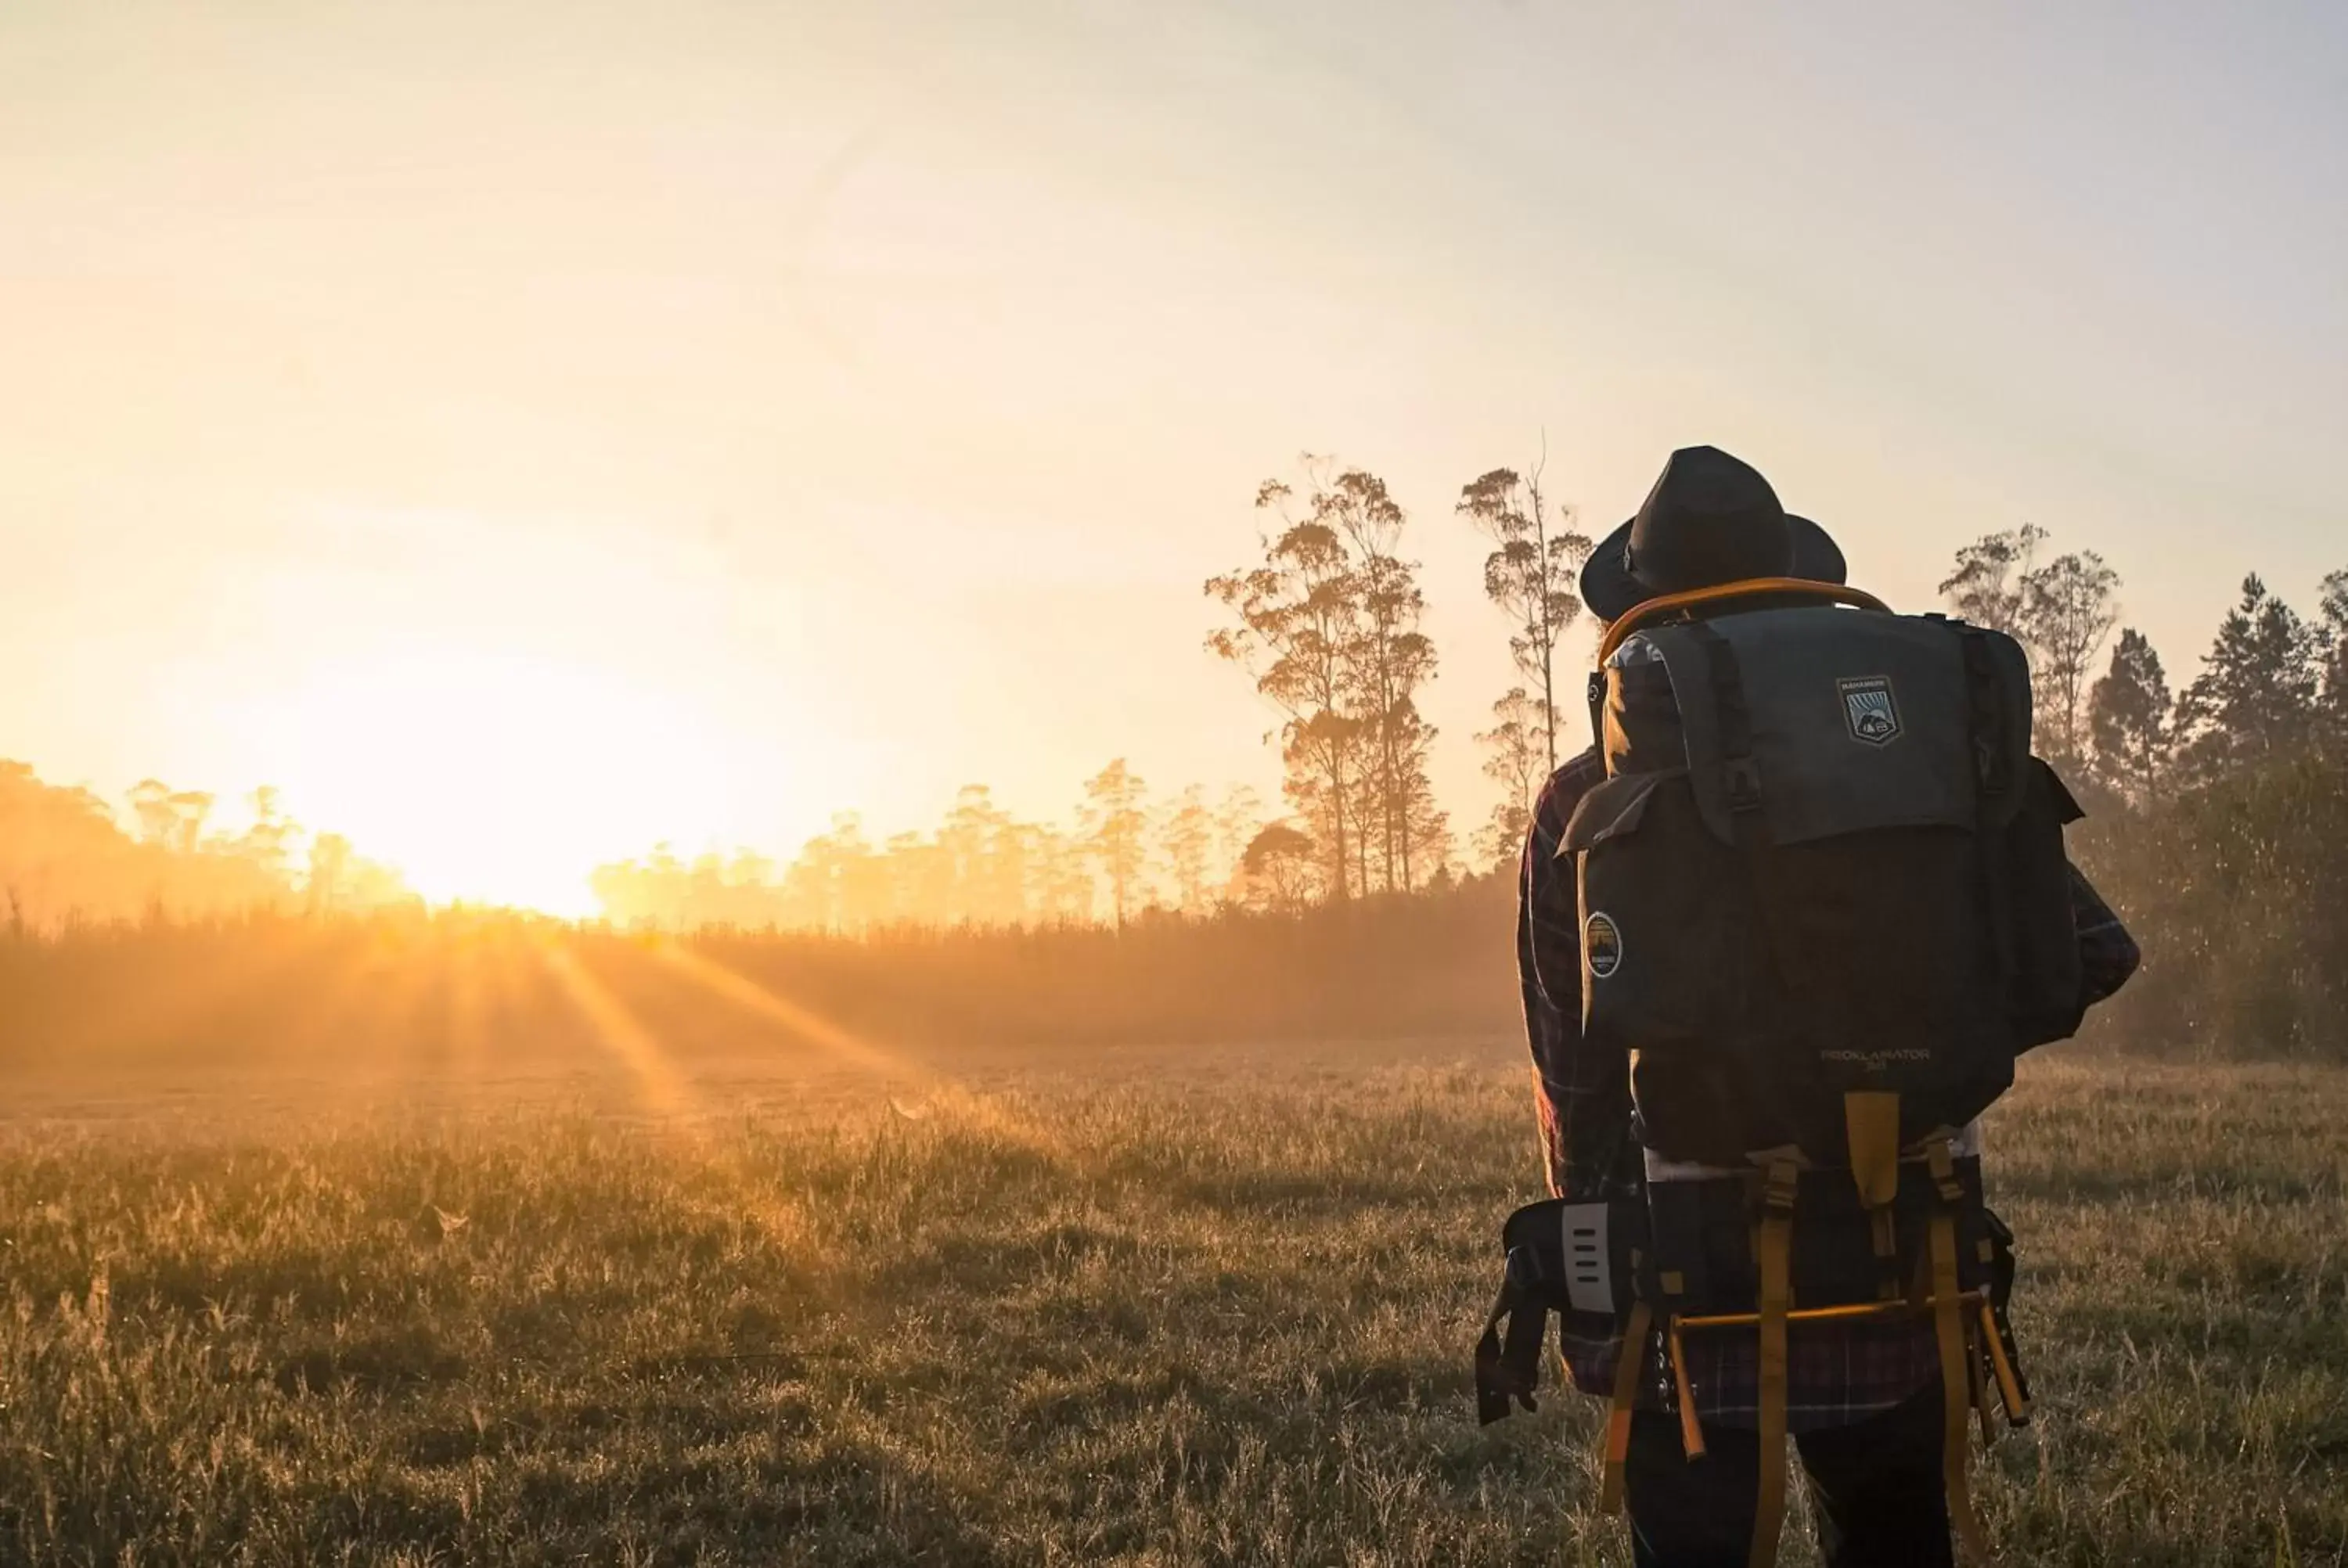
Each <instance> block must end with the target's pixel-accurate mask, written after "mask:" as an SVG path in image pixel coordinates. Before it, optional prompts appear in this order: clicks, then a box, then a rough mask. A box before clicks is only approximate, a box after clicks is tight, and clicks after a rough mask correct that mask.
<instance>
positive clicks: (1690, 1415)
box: [1663, 1316, 1704, 1460]
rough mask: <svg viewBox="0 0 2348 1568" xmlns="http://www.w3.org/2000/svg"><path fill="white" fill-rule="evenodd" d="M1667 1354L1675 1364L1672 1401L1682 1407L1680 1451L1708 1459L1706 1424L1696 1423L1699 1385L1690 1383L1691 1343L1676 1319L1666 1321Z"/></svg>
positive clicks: (1691, 1457)
mask: <svg viewBox="0 0 2348 1568" xmlns="http://www.w3.org/2000/svg"><path fill="white" fill-rule="evenodd" d="M1663 1352H1664V1354H1665V1355H1667V1356H1669V1357H1670V1358H1671V1362H1672V1397H1673V1399H1676V1400H1677V1401H1678V1403H1679V1407H1680V1451H1681V1452H1682V1453H1684V1454H1685V1455H1687V1457H1688V1458H1690V1459H1692V1460H1699V1459H1702V1458H1703V1457H1704V1423H1703V1422H1702V1421H1700V1420H1698V1419H1696V1414H1695V1385H1694V1383H1691V1382H1690V1381H1689V1380H1688V1371H1687V1340H1686V1338H1685V1337H1684V1336H1683V1335H1682V1334H1681V1332H1680V1320H1679V1318H1678V1317H1676V1316H1674V1317H1667V1318H1665V1319H1664V1320H1663Z"/></svg>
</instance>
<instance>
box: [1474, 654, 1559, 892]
mask: <svg viewBox="0 0 2348 1568" xmlns="http://www.w3.org/2000/svg"><path fill="white" fill-rule="evenodd" d="M1541 709H1542V703H1541V702H1540V699H1539V698H1537V697H1535V696H1533V695H1532V694H1531V693H1530V692H1527V691H1526V690H1525V689H1524V688H1523V687H1522V686H1511V687H1509V689H1508V691H1507V692H1504V693H1502V694H1501V696H1500V698H1499V700H1498V701H1497V702H1494V703H1493V704H1492V718H1493V724H1492V727H1491V728H1490V729H1488V730H1485V731H1482V732H1480V733H1478V735H1477V736H1476V740H1477V742H1478V744H1480V745H1482V746H1483V748H1484V751H1485V757H1484V776H1485V777H1486V778H1488V779H1490V780H1492V781H1493V782H1494V783H1495V784H1498V785H1499V786H1500V788H1501V796H1500V799H1499V800H1498V802H1497V803H1495V804H1494V805H1493V807H1492V815H1491V820H1490V821H1489V822H1488V824H1486V825H1485V826H1484V828H1483V829H1482V830H1481V831H1480V832H1478V834H1477V835H1476V846H1477V851H1478V854H1479V855H1481V856H1482V857H1483V860H1484V863H1485V864H1486V865H1488V866H1500V865H1505V864H1507V863H1508V862H1509V861H1511V860H1514V859H1515V858H1516V856H1517V852H1518V851H1519V849H1521V848H1522V847H1523V846H1524V842H1525V835H1526V833H1527V832H1528V831H1529V830H1530V828H1531V827H1532V820H1533V813H1532V806H1533V797H1534V795H1535V794H1538V793H1539V791H1540V786H1541V781H1542V780H1543V779H1545V778H1547V777H1548V776H1549V774H1550V771H1551V770H1550V769H1549V767H1548V766H1547V762H1548V754H1547V749H1546V748H1547V737H1548V736H1549V735H1550V733H1552V732H1553V731H1554V729H1555V719H1556V714H1555V712H1550V713H1546V714H1544V713H1543V712H1542V711H1541Z"/></svg>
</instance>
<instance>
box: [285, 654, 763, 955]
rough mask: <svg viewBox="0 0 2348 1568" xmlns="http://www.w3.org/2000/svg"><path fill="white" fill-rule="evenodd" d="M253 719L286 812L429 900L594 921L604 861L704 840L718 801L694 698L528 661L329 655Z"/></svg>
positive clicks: (607, 674) (588, 668)
mask: <svg viewBox="0 0 2348 1568" xmlns="http://www.w3.org/2000/svg"><path fill="white" fill-rule="evenodd" d="M257 717H260V718H261V719H262V721H263V732H264V733H263V736H262V737H261V739H262V741H263V751H264V752H265V753H266V762H265V764H264V765H265V766H266V768H267V777H268V778H269V779H270V781H271V782H273V783H276V784H280V786H281V788H282V789H283V795H284V799H285V801H286V803H287V804H288V806H289V807H290V808H291V809H292V810H293V813H294V815H297V816H299V817H301V818H302V819H303V820H304V822H305V823H307V824H308V825H310V826H311V827H312V828H313V829H314V830H319V831H331V832H335V833H340V834H343V835H345V836H346V837H348V838H349V839H350V840H351V843H352V845H353V847H354V849H355V851H356V852H357V853H358V854H360V855H363V856H366V857H368V858H370V859H373V860H378V861H381V862H384V863H385V864H386V865H389V866H394V867H396V869H397V870H398V871H399V872H400V873H401V874H402V875H403V876H405V877H406V878H407V883H408V886H411V887H413V888H414V889H415V890H416V891H417V893H419V894H421V895H422V896H423V897H425V898H427V900H429V901H431V902H434V903H436V904H445V903H448V902H452V901H456V900H460V899H461V900H465V901H469V902H479V903H489V904H501V905H510V906H513V907H520V908H527V909H533V910H539V911H542V912H544V913H547V914H552V915H561V916H573V917H575V916H582V915H591V914H593V913H594V912H595V911H596V907H597V906H596V902H595V899H594V896H593V894H592V891H591V889H590V887H589V884H588V878H589V875H590V874H591V872H592V870H593V868H594V867H595V866H597V865H599V864H602V863H604V862H607V861H610V860H613V859H618V858H622V857H624V856H633V855H636V854H640V853H642V852H643V851H644V850H645V849H647V848H649V847H650V846H651V845H653V844H654V842H656V841H658V840H660V839H664V838H677V839H679V840H681V841H685V842H693V841H694V840H695V835H697V834H699V833H702V832H714V831H715V830H716V803H717V801H718V800H719V798H720V797H722V794H723V793H724V791H723V788H722V774H723V769H722V768H721V766H720V765H719V763H718V760H717V758H716V754H715V752H714V748H713V747H712V746H711V744H710V743H709V737H708V735H707V733H706V730H705V726H704V725H703V724H702V723H700V722H699V720H698V718H697V715H696V713H695V710H694V708H693V706H692V704H691V703H690V702H685V701H682V700H680V699H678V698H677V697H675V695H672V694H664V693H660V692H654V691H653V690H650V689H648V688H646V687H644V686H643V685H641V684H638V683H636V682H634V681H633V680H632V679H631V678H629V677H628V676H626V675H624V674H623V673H621V672H619V671H614V670H612V669H608V668H598V667H595V666H592V665H589V664H584V663H580V662H575V661H555V660H549V659H545V658H542V657H535V656H532V655H530V654H529V653H526V652H518V651H502V650H489V649H472V650H466V649H449V648H442V647H437V646H433V645H431V644H428V643H414V644H407V645H401V646H394V647H390V648H386V649H382V650H379V651H375V652H373V653H370V654H368V655H367V656H366V657H364V658H357V659H345V660H339V661H328V662H326V663H325V664H324V665H321V666H319V667H315V668H314V669H313V670H311V671H309V672H308V673H307V674H306V676H305V678H304V680H302V681H301V682H299V684H298V685H296V686H295V687H294V688H293V689H292V690H291V691H290V692H286V693H284V694H283V697H282V698H280V699H279V700H277V701H274V702H271V703H270V704H268V708H267V712H265V714H263V715H257Z"/></svg>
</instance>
